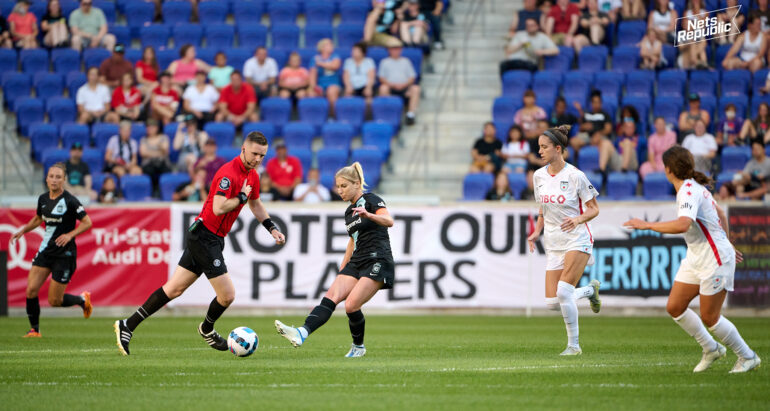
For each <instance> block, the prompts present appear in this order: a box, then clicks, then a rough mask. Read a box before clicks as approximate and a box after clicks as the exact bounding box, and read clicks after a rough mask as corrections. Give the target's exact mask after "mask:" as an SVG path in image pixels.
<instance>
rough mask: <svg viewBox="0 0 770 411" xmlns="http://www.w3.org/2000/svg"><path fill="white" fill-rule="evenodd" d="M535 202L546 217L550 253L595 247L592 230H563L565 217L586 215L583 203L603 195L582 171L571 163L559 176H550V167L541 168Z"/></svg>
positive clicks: (583, 227)
mask: <svg viewBox="0 0 770 411" xmlns="http://www.w3.org/2000/svg"><path fill="white" fill-rule="evenodd" d="M532 181H533V184H534V186H535V187H534V188H535V201H537V202H538V203H540V206H541V208H542V210H543V217H544V218H545V221H544V222H545V228H544V236H545V248H546V250H554V251H556V250H562V251H564V250H572V249H578V247H581V246H586V245H592V244H593V242H594V240H593V236H592V235H591V227H590V226H589V225H588V223H586V224H580V225H579V226H577V227H576V228H575V229H574V230H572V231H570V232H564V231H562V230H561V224H562V222H563V220H564V218H565V217H569V218H573V217H577V216H579V215H581V214H583V203H585V202H587V201H589V200H591V199H592V198H594V197H596V196H597V195H599V192H598V191H596V189H595V188H594V186H593V185H591V182H590V181H588V178H587V177H586V175H585V174H583V172H582V171H580V170H578V169H577V168H576V167H575V166H573V165H572V164H569V163H567V164H566V165H565V166H564V168H563V169H562V170H561V171H559V173H558V174H556V175H553V176H552V175H550V174H549V173H548V166H545V167H541V168H540V169H538V170H537V171H535V174H534V175H533V177H532Z"/></svg>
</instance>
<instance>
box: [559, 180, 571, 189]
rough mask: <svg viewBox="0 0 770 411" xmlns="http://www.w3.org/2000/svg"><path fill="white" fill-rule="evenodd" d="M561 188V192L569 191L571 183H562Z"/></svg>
mask: <svg viewBox="0 0 770 411" xmlns="http://www.w3.org/2000/svg"><path fill="white" fill-rule="evenodd" d="M559 187H561V191H567V189H568V188H569V181H562V182H561V185H560V186H559Z"/></svg>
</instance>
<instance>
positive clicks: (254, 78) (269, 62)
mask: <svg viewBox="0 0 770 411" xmlns="http://www.w3.org/2000/svg"><path fill="white" fill-rule="evenodd" d="M243 77H245V78H246V82H248V83H249V84H251V86H252V87H253V88H254V92H255V93H257V99H259V100H262V99H264V98H267V97H270V96H274V95H275V94H276V89H275V86H276V80H277V79H278V63H276V61H275V59H274V58H272V57H269V56H268V55H267V49H266V48H265V47H264V46H259V47H257V50H256V51H255V52H254V57H252V58H250V59H248V60H246V63H244V65H243Z"/></svg>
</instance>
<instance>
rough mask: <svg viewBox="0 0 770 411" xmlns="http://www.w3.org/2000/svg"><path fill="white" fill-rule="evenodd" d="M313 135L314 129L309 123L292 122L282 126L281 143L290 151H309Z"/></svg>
mask: <svg viewBox="0 0 770 411" xmlns="http://www.w3.org/2000/svg"><path fill="white" fill-rule="evenodd" d="M315 134H316V133H315V127H313V125H312V124H310V123H304V122H300V121H292V122H290V123H288V124H286V125H285V126H283V141H284V142H285V143H286V146H287V147H289V150H290V151H291V150H293V149H295V148H304V149H308V150H310V148H311V144H312V142H313V137H315Z"/></svg>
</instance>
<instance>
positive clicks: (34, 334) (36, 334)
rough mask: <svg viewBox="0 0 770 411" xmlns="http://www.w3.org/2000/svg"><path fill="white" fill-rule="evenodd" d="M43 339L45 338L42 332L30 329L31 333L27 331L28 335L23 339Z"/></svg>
mask: <svg viewBox="0 0 770 411" xmlns="http://www.w3.org/2000/svg"><path fill="white" fill-rule="evenodd" d="M41 337H43V335H42V334H40V331H35V329H34V328H30V329H29V331H27V333H26V334H24V335H23V336H22V338H41Z"/></svg>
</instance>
